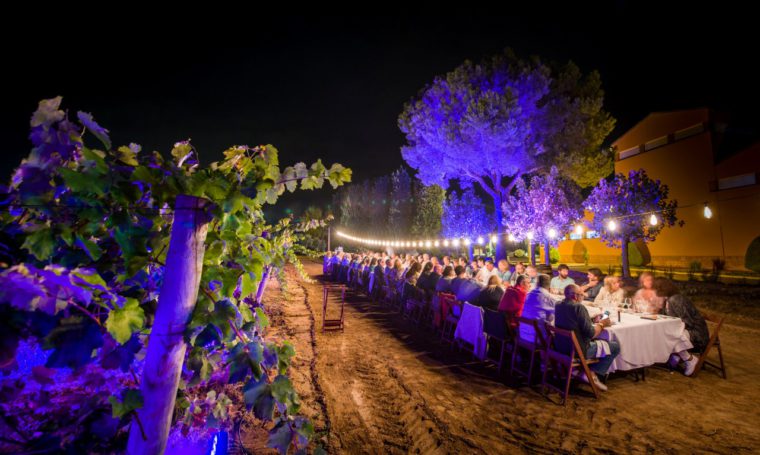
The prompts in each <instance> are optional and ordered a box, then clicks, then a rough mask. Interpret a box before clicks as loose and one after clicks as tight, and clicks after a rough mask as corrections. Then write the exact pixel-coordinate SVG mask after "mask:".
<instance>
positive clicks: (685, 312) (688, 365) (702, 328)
mask: <svg viewBox="0 0 760 455" xmlns="http://www.w3.org/2000/svg"><path fill="white" fill-rule="evenodd" d="M654 289H655V291H656V292H657V296H658V297H662V298H663V299H665V314H667V315H668V316H674V317H677V318H679V319H681V320H682V321H683V323H684V325H685V326H686V330H685V331H684V332H685V333H684V335H685V337H686V338H688V340H686V341H689V342H690V343H688V344H691V345H692V348H691V350H692V351H694V352H704V350H705V348H706V347H707V343H708V342H709V341H710V332H709V331H708V330H707V323H706V322H705V318H703V317H702V314H701V313H700V312H699V310H698V309H697V307H695V306H694V304H693V303H692V302H691V300H689V298H688V297H685V296H684V295H683V294H681V291H679V289H678V288H677V287H676V285H675V284H673V282H672V281H670V280H669V279H667V278H665V277H657V278H655V279H654ZM671 360H675V362H678V361H679V360H680V361H683V362H684V371H683V374H685V375H686V376H691V375H692V373H694V368H696V366H697V363H699V357H698V356H696V355H693V354H691V353H690V352H689V350H688V349H684V350H681V351H679V352H677V353H675V354H674V355H673V356H672V357H671ZM675 362H674V363H675Z"/></svg>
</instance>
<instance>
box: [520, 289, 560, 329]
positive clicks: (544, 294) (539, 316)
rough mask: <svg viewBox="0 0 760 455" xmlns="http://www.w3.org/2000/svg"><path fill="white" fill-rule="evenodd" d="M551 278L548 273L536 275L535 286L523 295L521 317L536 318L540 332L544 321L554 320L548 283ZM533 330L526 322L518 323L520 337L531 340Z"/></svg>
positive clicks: (552, 302)
mask: <svg viewBox="0 0 760 455" xmlns="http://www.w3.org/2000/svg"><path fill="white" fill-rule="evenodd" d="M550 281H551V278H550V277H549V276H548V275H544V274H541V275H538V276H537V277H536V288H535V289H533V290H532V291H530V292H529V293H528V295H527V296H526V297H525V305H524V306H523V313H522V317H524V318H528V319H536V320H538V327H539V329H540V330H541V332H542V334H544V335H546V334H545V333H544V327H543V325H544V322H549V323H551V322H552V321H553V320H554V301H553V300H552V298H551V294H550V293H549V283H550ZM534 337H535V332H534V331H533V327H532V326H530V325H527V324H520V338H522V339H523V340H526V341H533V340H534Z"/></svg>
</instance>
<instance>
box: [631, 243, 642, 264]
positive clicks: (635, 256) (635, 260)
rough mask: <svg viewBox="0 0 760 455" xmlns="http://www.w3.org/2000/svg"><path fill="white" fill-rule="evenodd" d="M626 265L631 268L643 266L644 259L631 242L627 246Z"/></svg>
mask: <svg viewBox="0 0 760 455" xmlns="http://www.w3.org/2000/svg"><path fill="white" fill-rule="evenodd" d="M628 264H629V265H631V266H633V267H641V266H642V265H644V257H643V256H642V255H641V251H639V247H638V246H636V244H635V243H633V242H631V243H629V244H628Z"/></svg>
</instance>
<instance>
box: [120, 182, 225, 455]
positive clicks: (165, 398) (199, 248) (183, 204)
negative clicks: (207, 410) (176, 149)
mask: <svg viewBox="0 0 760 455" xmlns="http://www.w3.org/2000/svg"><path fill="white" fill-rule="evenodd" d="M211 204H212V203H211V202H210V201H208V200H206V199H201V198H197V197H194V196H185V195H180V196H177V201H176V203H175V208H174V222H173V223H172V231H171V238H170V241H169V250H168V252H167V254H166V267H164V282H163V284H162V285H161V293H160V295H159V299H158V307H157V309H156V316H155V320H154V324H153V328H152V330H151V334H150V340H149V343H148V351H147V354H146V356H145V366H144V369H143V376H142V385H141V389H142V394H143V398H144V402H145V404H144V406H143V408H142V409H139V410H137V415H138V417H139V419H140V422H141V423H142V428H143V429H144V430H145V436H146V439H143V436H142V434H141V432H140V428H139V425H136V424H134V423H133V424H132V427H131V428H130V431H129V443H128V446H127V452H128V453H130V454H140V455H143V454H148V455H153V454H162V453H163V452H164V450H165V449H166V441H167V439H168V437H169V428H170V426H171V421H172V415H173V413H174V401H175V398H176V397H177V385H178V384H179V377H180V373H181V371H182V364H183V363H184V361H185V350H186V349H187V345H186V343H185V341H184V333H185V329H186V327H187V323H188V322H189V321H190V317H191V314H192V312H193V309H194V308H195V302H196V300H197V298H198V286H199V284H200V280H201V271H202V270H203V254H204V253H205V248H204V243H205V241H206V233H207V231H208V223H209V221H211V216H210V215H209V212H208V208H209V207H210V206H211Z"/></svg>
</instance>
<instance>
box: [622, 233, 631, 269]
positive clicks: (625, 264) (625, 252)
mask: <svg viewBox="0 0 760 455" xmlns="http://www.w3.org/2000/svg"><path fill="white" fill-rule="evenodd" d="M628 243H629V242H628V238H627V237H625V238H623V277H625V278H629V277H630V276H631V270H630V267H629V266H628Z"/></svg>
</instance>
